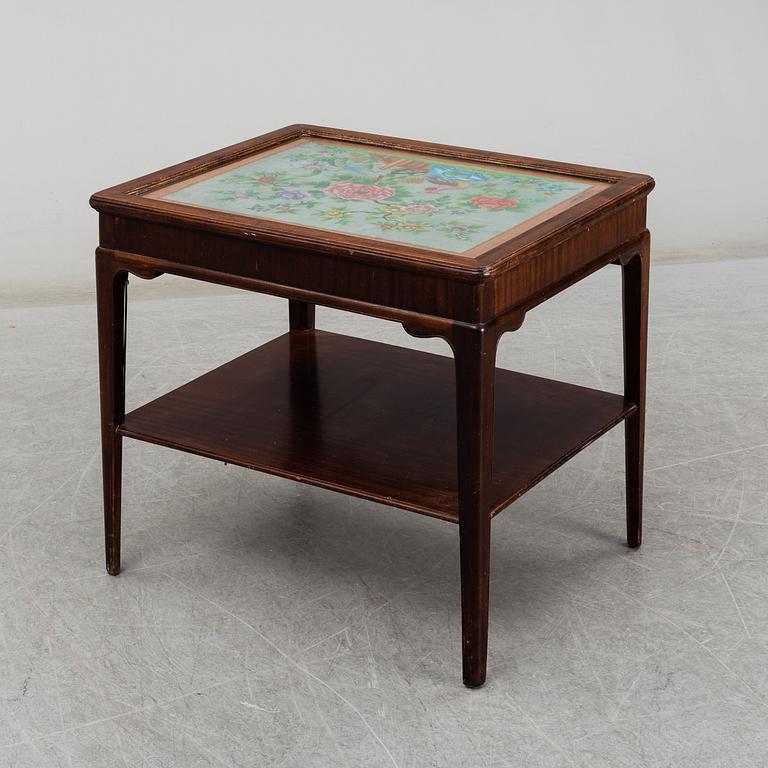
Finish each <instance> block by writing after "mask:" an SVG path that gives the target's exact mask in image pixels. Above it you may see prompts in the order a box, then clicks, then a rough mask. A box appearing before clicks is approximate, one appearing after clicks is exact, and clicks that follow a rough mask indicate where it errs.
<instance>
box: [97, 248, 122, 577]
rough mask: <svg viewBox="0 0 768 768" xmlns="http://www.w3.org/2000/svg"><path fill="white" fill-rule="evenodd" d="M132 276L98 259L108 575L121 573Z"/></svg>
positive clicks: (110, 263)
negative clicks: (123, 427)
mask: <svg viewBox="0 0 768 768" xmlns="http://www.w3.org/2000/svg"><path fill="white" fill-rule="evenodd" d="M127 286H128V273H127V272H126V271H125V270H121V269H116V268H115V264H114V263H113V262H112V261H111V260H109V259H104V258H100V257H97V259H96V302H97V315H98V331H99V375H100V378H101V455H102V478H103V480H102V482H103V486H104V539H105V550H106V560H107V572H108V573H111V574H112V575H116V574H118V573H119V572H120V502H121V487H122V462H123V441H122V437H121V436H120V435H119V434H118V432H117V428H118V426H120V425H121V424H122V423H123V419H124V416H125V311H126V304H125V300H126V288H127Z"/></svg>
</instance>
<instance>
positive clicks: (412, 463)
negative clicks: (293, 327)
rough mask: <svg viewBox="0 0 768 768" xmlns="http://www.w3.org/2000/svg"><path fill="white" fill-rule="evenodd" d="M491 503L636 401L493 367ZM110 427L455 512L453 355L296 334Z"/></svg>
mask: <svg viewBox="0 0 768 768" xmlns="http://www.w3.org/2000/svg"><path fill="white" fill-rule="evenodd" d="M495 401H496V414H495V427H494V429H495V441H494V464H493V489H492V503H493V513H494V514H495V513H497V512H499V511H500V510H501V509H503V508H504V507H506V506H507V505H508V504H509V503H510V502H512V501H514V499H516V498H517V497H518V496H520V495H521V494H522V493H524V492H525V491H527V490H528V489H529V488H531V487H532V486H533V485H535V484H536V483H537V482H538V481H539V480H541V479H543V478H544V477H546V475H548V474H549V473H550V472H552V471H553V470H554V469H556V468H557V467H558V466H560V465H561V464H562V463H563V462H565V461H567V460H568V459H569V458H571V457H572V456H573V455H574V454H576V453H577V452H578V451H579V450H581V449H582V448H584V447H585V446H586V445H588V444H589V443H591V442H592V441H593V440H594V439H596V438H597V437H599V436H600V435H602V434H603V433H604V432H606V431H607V430H609V429H610V428H611V427H613V426H614V425H616V424H617V423H619V422H620V421H622V420H623V419H624V418H626V417H627V416H628V415H630V414H631V413H633V412H634V411H635V406H634V405H633V404H631V403H627V402H625V400H624V398H623V397H621V396H619V395H614V394H610V393H608V392H600V391H597V390H593V389H587V388H585V387H577V386H574V385H572V384H564V383H562V382H557V381H550V380H548V379H542V378H538V377H536V376H527V375H524V374H521V373H514V372H512V371H505V370H500V369H498V370H497V372H496V395H495ZM118 432H119V433H120V434H122V435H124V436H126V437H132V438H136V439H138V440H145V441H148V442H151V443H157V444H159V445H165V446H168V447H171V448H176V449H179V450H183V451H188V452H190V453H195V454H199V455H201V456H208V457H210V458H213V459H219V460H221V461H226V462H230V463H232V464H239V465H241V466H244V467H250V468H252V469H258V470H261V471H264V472H269V473H272V474H275V475H280V476H282V477H288V478H292V479H294V480H299V481H301V482H305V483H311V484H313V485H319V486H322V487H324V488H331V489H333V490H337V491H341V492H343V493H348V494H352V495H355V496H361V497H363V498H366V499H373V500H376V501H380V502H383V503H385V504H390V505H393V506H397V507H402V508H404V509H409V510H413V511H415V512H421V513H424V514H427V515H432V516H434V517H439V518H442V519H445V520H451V521H453V522H456V521H457V520H458V501H457V481H456V476H457V471H456V415H455V377H454V364H453V359H452V358H449V357H442V356H440V355H433V354H428V353H425V352H417V351H413V350H410V349H404V348H401V347H394V346H391V345H388V344H379V343H376V342H371V341H365V340H362V339H356V338H352V337H348V336H340V335H338V334H334V333H326V332H323V331H293V332H291V333H287V334H285V335H284V336H281V337H279V338H277V339H275V340H274V341H271V342H269V343H267V344H265V345H264V346H262V347H259V348H258V349H255V350H253V351H252V352H248V353H247V354H245V355H243V356H242V357H239V358H237V359H236V360H233V361H231V362H229V363H227V364H226V365H223V366H221V367H220V368H217V369H216V370H213V371H211V372H209V373H206V374H205V375H203V376H201V377H200V378H198V379H195V380H194V381H191V382H189V383H188V384H185V385H184V386H183V387H180V388H179V389H176V390H174V391H173V392H169V393H168V394H166V395H163V396H162V397H159V398H158V399H157V400H154V401H152V402H151V403H148V404H147V405H144V406H142V407H141V408H138V409H136V410H135V411H132V412H131V413H129V414H128V415H127V416H126V417H125V421H124V423H123V425H122V426H121V427H120V428H119V430H118Z"/></svg>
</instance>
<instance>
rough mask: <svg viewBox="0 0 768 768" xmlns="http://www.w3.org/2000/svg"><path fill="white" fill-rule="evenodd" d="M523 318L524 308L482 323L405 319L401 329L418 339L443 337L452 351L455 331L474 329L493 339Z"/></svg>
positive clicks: (517, 324) (498, 337)
mask: <svg viewBox="0 0 768 768" xmlns="http://www.w3.org/2000/svg"><path fill="white" fill-rule="evenodd" d="M524 320H525V310H523V309H515V310H512V311H511V312H506V313H504V314H503V315H498V316H497V317H495V318H493V320H490V321H489V322H487V323H484V324H482V325H471V324H469V323H462V322H453V321H448V322H446V321H443V320H436V321H435V322H432V321H431V320H427V319H426V318H425V320H424V321H419V320H407V321H404V322H403V329H404V330H405V332H406V333H407V334H408V335H410V336H415V337H417V338H420V339H429V338H439V339H445V341H447V342H448V344H449V346H450V347H451V349H453V351H454V353H455V352H456V346H455V343H454V337H455V335H456V333H457V332H463V331H470V332H471V331H475V332H477V333H483V334H489V335H492V336H494V338H495V341H496V342H498V340H499V339H500V338H501V337H502V336H503V335H504V334H505V333H508V332H511V331H516V330H518V328H520V326H521V325H522V324H523V321H524Z"/></svg>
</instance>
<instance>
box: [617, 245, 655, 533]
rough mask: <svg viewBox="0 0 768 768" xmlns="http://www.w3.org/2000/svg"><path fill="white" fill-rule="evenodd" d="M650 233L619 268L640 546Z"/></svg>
mask: <svg viewBox="0 0 768 768" xmlns="http://www.w3.org/2000/svg"><path fill="white" fill-rule="evenodd" d="M650 243H651V240H650V235H649V234H648V233H647V232H646V233H645V235H644V237H643V240H642V243H641V246H640V249H639V251H638V253H637V254H635V255H634V256H633V257H632V258H631V259H629V260H628V261H627V262H626V263H625V264H623V265H622V268H621V277H622V294H623V325H624V396H625V397H626V398H627V400H629V401H630V402H633V403H635V404H636V405H637V411H636V412H635V413H634V414H632V416H630V417H629V418H628V419H627V420H626V422H625V424H624V436H625V461H626V497H627V498H626V501H627V544H628V545H629V546H630V547H639V546H640V543H641V541H642V530H643V454H644V444H645V373H646V360H647V346H648V278H649V272H650V263H651V259H650Z"/></svg>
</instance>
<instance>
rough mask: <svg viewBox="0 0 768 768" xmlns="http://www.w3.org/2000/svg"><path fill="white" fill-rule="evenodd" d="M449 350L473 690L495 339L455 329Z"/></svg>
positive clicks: (480, 635)
mask: <svg viewBox="0 0 768 768" xmlns="http://www.w3.org/2000/svg"><path fill="white" fill-rule="evenodd" d="M453 349H454V353H455V357H456V414H457V443H458V473H459V475H458V486H459V540H460V550H461V622H462V661H463V673H464V674H463V676H464V684H465V685H467V686H469V687H471V688H476V687H478V686H481V685H482V684H483V683H484V682H485V671H486V660H487V655H488V585H489V576H490V545H491V514H490V511H491V509H490V486H491V464H492V460H493V414H494V410H493V390H494V378H495V371H496V336H495V334H494V333H493V332H492V331H490V330H484V329H478V328H469V327H457V329H456V331H455V333H454V335H453Z"/></svg>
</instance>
